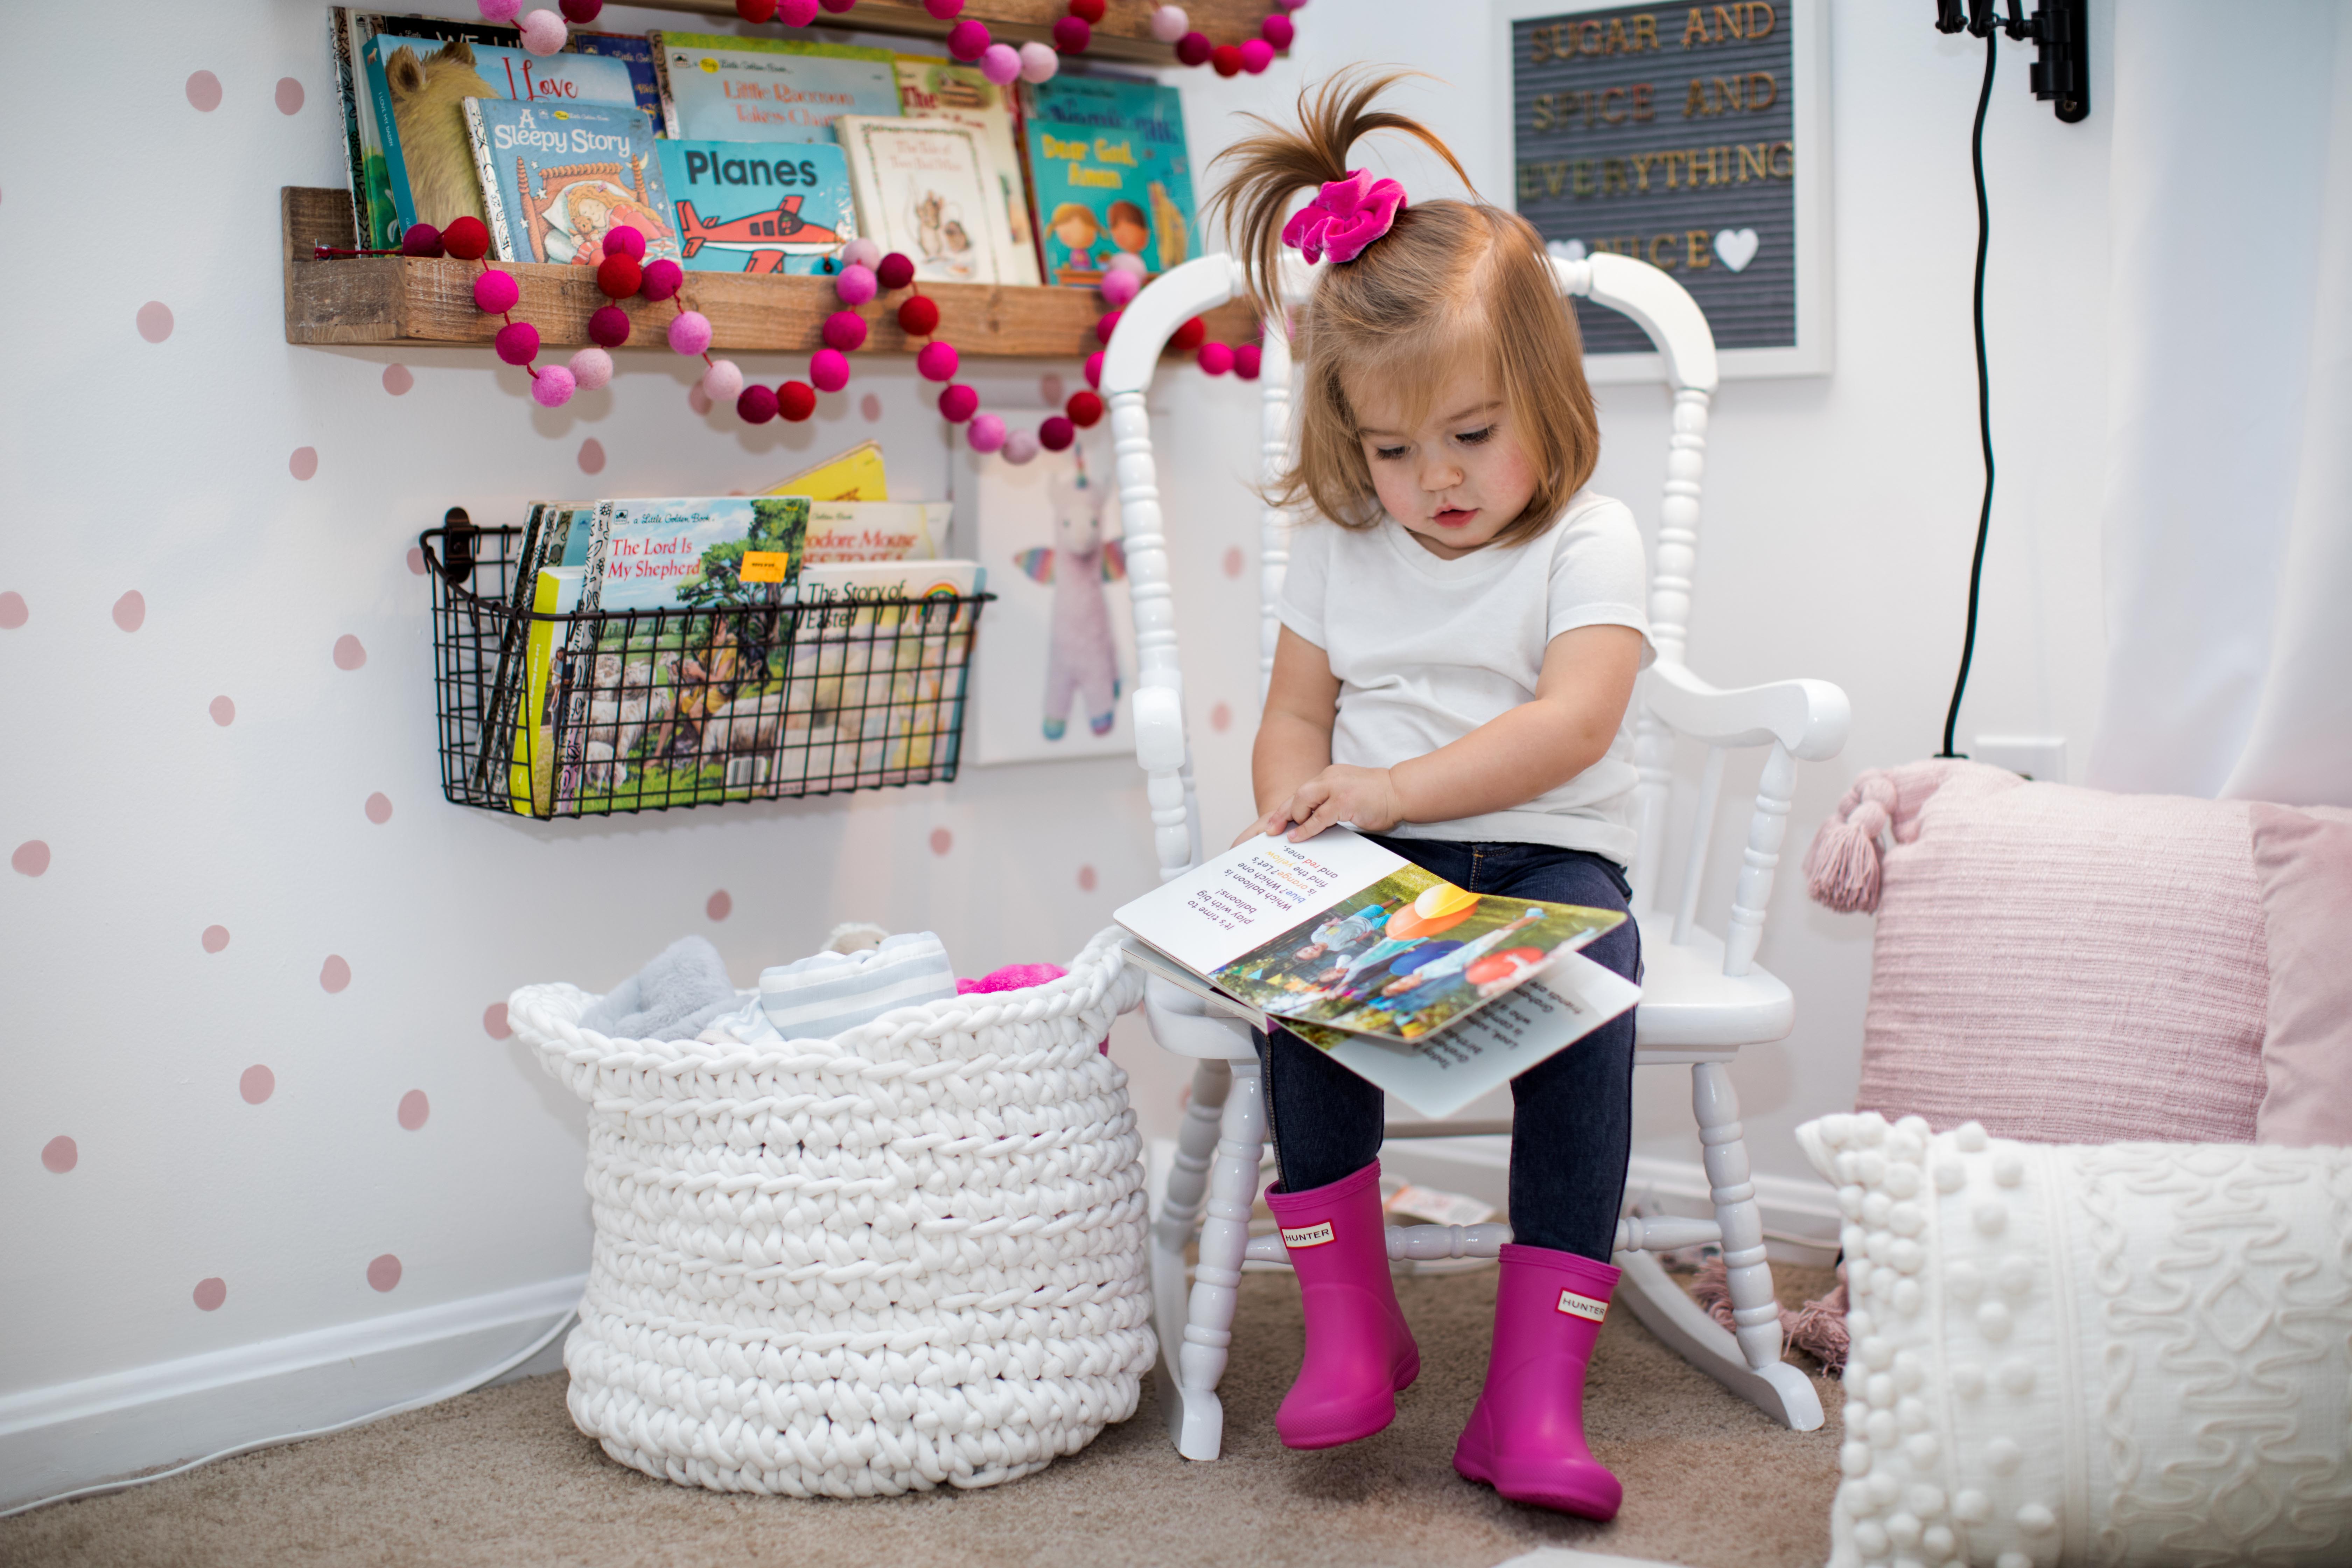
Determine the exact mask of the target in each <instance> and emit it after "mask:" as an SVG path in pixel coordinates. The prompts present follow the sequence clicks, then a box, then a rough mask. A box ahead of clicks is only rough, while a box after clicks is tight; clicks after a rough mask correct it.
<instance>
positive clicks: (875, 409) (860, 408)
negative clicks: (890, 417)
mask: <svg viewBox="0 0 2352 1568" xmlns="http://www.w3.org/2000/svg"><path fill="white" fill-rule="evenodd" d="M857 412H858V413H859V414H861V415H863V416H865V418H866V423H867V424H868V425H871V424H873V423H874V422H875V421H876V420H877V419H879V418H881V417H882V400H881V399H880V398H878V397H877V396H875V395H874V394H872V393H870V392H869V393H867V394H866V395H865V396H863V397H861V398H859V399H858V400H857Z"/></svg>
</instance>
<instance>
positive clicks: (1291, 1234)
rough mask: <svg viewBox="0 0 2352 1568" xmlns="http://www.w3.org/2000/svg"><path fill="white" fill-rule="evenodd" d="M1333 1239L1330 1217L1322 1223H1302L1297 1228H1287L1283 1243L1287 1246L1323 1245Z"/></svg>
mask: <svg viewBox="0 0 2352 1568" xmlns="http://www.w3.org/2000/svg"><path fill="white" fill-rule="evenodd" d="M1333 1239H1334V1238H1333V1237H1332V1234H1331V1222H1330V1221H1329V1220H1328V1219H1327V1220H1325V1221H1323V1222H1322V1223H1321V1224H1320V1225H1302V1226H1299V1227H1298V1228H1297V1229H1296V1230H1289V1229H1286V1230H1285V1231H1284V1232H1283V1233H1282V1245H1283V1246H1284V1247H1321V1246H1323V1245H1325V1244H1326V1243H1328V1242H1329V1241H1331V1240H1333Z"/></svg>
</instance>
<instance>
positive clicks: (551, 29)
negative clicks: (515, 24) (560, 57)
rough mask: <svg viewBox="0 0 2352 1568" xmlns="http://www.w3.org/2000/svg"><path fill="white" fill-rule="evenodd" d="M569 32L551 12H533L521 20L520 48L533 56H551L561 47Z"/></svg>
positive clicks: (561, 21)
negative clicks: (528, 51)
mask: <svg viewBox="0 0 2352 1568" xmlns="http://www.w3.org/2000/svg"><path fill="white" fill-rule="evenodd" d="M568 33H569V30H568V29H567V28H566V27H565V26H563V18H562V17H561V16H557V15H556V14H555V13H554V12H552V11H533V12H532V13H531V14H530V16H525V17H524V18H523V19H522V47H524V48H526V49H529V50H530V52H531V53H532V54H535V55H551V54H553V53H555V52H556V51H557V50H558V49H560V48H562V47H563V40H564V38H565V37H567V36H568Z"/></svg>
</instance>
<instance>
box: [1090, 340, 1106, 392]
mask: <svg viewBox="0 0 2352 1568" xmlns="http://www.w3.org/2000/svg"><path fill="white" fill-rule="evenodd" d="M1102 361H1103V352H1102V350H1100V349H1097V350H1095V352H1094V353H1090V354H1088V355H1087V385H1088V386H1092V387H1097V388H1099V387H1100V386H1101V385H1102Z"/></svg>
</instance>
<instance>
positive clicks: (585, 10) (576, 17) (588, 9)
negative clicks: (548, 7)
mask: <svg viewBox="0 0 2352 1568" xmlns="http://www.w3.org/2000/svg"><path fill="white" fill-rule="evenodd" d="M556 9H557V10H559V11H561V12H562V13H563V19H564V20H565V21H567V22H569V23H571V24H572V26H575V27H584V26H587V25H588V24H589V23H591V22H593V21H594V20H595V19H596V18H597V17H598V16H602V15H603V14H604V0H562V4H561V5H557V6H556Z"/></svg>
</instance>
